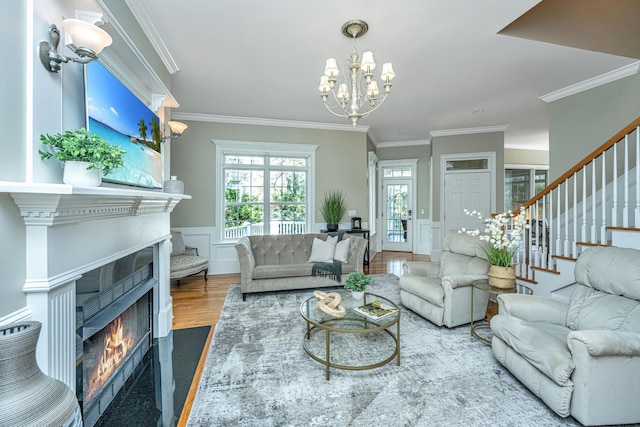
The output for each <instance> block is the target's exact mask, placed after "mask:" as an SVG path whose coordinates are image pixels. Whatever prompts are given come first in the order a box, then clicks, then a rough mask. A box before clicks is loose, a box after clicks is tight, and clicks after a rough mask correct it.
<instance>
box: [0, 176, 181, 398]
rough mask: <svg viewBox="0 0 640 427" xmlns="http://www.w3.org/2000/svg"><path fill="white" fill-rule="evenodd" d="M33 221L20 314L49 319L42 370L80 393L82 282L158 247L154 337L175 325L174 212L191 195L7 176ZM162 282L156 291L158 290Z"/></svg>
mask: <svg viewBox="0 0 640 427" xmlns="http://www.w3.org/2000/svg"><path fill="white" fill-rule="evenodd" d="M0 191H2V192H6V193H10V194H11V197H12V198H13V200H14V202H15V204H16V206H17V207H18V208H19V210H20V215H21V216H22V218H23V220H24V224H25V226H26V233H25V234H26V274H25V277H26V279H25V283H24V288H23V289H24V292H25V293H26V301H27V306H26V309H25V310H24V312H23V313H21V315H19V316H15V317H17V318H20V320H27V319H30V320H37V321H39V322H41V323H42V332H41V334H40V339H39V341H38V347H37V351H36V357H37V360H38V364H39V366H40V369H42V371H43V372H45V373H46V374H48V375H50V376H52V377H54V378H56V379H58V380H60V381H62V382H64V383H65V384H67V385H68V386H69V387H71V389H72V390H74V391H75V389H76V384H75V366H76V348H75V330H76V314H75V305H76V304H75V298H76V290H75V284H76V280H78V279H79V278H80V277H82V274H84V273H86V272H88V271H91V270H93V269H95V268H98V267H100V266H102V265H105V264H107V263H109V262H112V261H115V260H117V259H119V258H122V257H124V256H126V255H129V254H131V253H134V252H136V251H138V250H141V249H144V248H146V247H149V246H152V247H153V248H154V255H153V256H154V264H153V265H154V267H153V276H154V278H156V279H157V281H158V284H157V285H156V287H155V288H154V292H153V317H154V319H153V328H154V330H153V335H154V337H161V336H166V335H167V334H168V333H169V331H170V330H171V324H172V318H173V310H172V302H171V294H170V281H169V256H170V254H171V241H170V238H171V235H170V222H169V215H170V213H171V212H172V211H173V209H174V207H175V206H176V205H177V204H178V203H179V202H180V201H181V200H184V199H190V198H191V196H188V195H183V194H169V193H163V192H160V191H153V190H142V189H128V188H116V187H72V186H70V185H61V184H28V183H27V184H25V183H6V182H0ZM156 288H157V289H156Z"/></svg>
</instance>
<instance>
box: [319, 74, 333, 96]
mask: <svg viewBox="0 0 640 427" xmlns="http://www.w3.org/2000/svg"><path fill="white" fill-rule="evenodd" d="M318 89H319V90H320V92H322V93H327V92H329V90H331V85H330V84H329V78H328V77H327V76H322V77H320V86H318Z"/></svg>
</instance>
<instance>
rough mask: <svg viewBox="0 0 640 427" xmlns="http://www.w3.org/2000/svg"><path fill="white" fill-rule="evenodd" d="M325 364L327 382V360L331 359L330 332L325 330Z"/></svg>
mask: <svg viewBox="0 0 640 427" xmlns="http://www.w3.org/2000/svg"><path fill="white" fill-rule="evenodd" d="M325 340H326V343H325V359H324V360H325V363H326V365H327V367H326V373H325V376H326V378H327V381H329V360H331V359H330V357H331V331H330V330H328V329H327V330H326V335H325Z"/></svg>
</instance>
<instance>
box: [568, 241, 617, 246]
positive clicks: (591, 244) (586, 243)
mask: <svg viewBox="0 0 640 427" xmlns="http://www.w3.org/2000/svg"><path fill="white" fill-rule="evenodd" d="M576 245H581V246H606V247H610V246H613V245H612V244H611V242H607V243H593V242H576Z"/></svg>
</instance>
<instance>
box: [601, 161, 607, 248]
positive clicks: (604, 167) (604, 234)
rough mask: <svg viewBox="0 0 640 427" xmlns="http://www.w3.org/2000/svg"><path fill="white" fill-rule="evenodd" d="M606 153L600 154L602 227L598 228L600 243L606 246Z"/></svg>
mask: <svg viewBox="0 0 640 427" xmlns="http://www.w3.org/2000/svg"><path fill="white" fill-rule="evenodd" d="M606 155H607V152H606V151H605V152H604V153H602V156H601V157H602V190H600V193H601V194H602V198H601V200H602V201H601V204H602V207H601V210H602V225H601V226H600V243H602V244H603V245H605V244H607V192H606V188H607V162H606V160H607V156H606Z"/></svg>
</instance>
